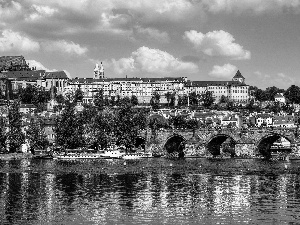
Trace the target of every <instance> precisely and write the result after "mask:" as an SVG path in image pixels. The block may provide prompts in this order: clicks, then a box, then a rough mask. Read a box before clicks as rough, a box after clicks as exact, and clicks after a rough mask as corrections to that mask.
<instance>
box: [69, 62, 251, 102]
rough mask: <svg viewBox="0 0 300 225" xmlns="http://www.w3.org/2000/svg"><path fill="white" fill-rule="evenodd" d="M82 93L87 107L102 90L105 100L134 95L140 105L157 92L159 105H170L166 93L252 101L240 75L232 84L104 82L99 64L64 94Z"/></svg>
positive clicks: (170, 79)
mask: <svg viewBox="0 0 300 225" xmlns="http://www.w3.org/2000/svg"><path fill="white" fill-rule="evenodd" d="M79 88H80V89H81V91H83V93H84V99H83V102H84V103H92V102H93V98H94V96H95V94H96V93H97V91H98V90H100V89H102V90H103V94H104V96H106V97H108V98H111V97H113V96H115V97H116V96H120V97H125V96H127V97H131V96H133V95H135V96H136V97H137V98H138V101H139V103H147V104H148V103H149V102H150V100H151V98H152V96H153V93H154V92H157V93H158V94H159V95H160V96H161V97H160V103H167V98H166V93H168V92H170V93H174V94H175V95H178V96H183V95H189V94H190V93H192V92H195V93H196V94H198V95H201V94H204V93H205V92H207V91H209V92H211V93H212V96H213V98H214V100H215V103H218V102H219V101H220V99H221V97H222V96H225V97H227V98H228V99H229V100H231V101H233V102H237V103H247V102H248V101H249V85H246V84H245V78H244V77H243V76H242V74H241V73H240V71H237V73H236V74H235V76H234V77H233V78H232V80H231V81H189V80H187V78H186V77H163V78H127V77H126V78H105V77H104V68H103V64H102V63H101V65H100V66H99V65H98V64H96V66H95V69H94V76H93V78H75V79H72V80H69V82H68V86H66V87H65V89H64V93H65V94H66V93H69V92H73V93H74V92H75V91H76V90H77V89H79Z"/></svg>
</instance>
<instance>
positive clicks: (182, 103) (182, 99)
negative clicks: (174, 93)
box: [178, 95, 188, 107]
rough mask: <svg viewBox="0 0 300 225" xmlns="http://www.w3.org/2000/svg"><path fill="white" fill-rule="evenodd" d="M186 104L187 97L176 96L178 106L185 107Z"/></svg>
mask: <svg viewBox="0 0 300 225" xmlns="http://www.w3.org/2000/svg"><path fill="white" fill-rule="evenodd" d="M187 104H188V97H187V95H183V96H178V106H179V107H181V106H186V105H187Z"/></svg>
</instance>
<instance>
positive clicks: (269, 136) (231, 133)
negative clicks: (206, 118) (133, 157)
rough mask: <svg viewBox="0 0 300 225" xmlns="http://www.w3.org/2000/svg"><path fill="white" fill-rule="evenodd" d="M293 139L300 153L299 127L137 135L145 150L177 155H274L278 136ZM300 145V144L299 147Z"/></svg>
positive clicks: (268, 156) (164, 132)
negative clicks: (273, 147)
mask: <svg viewBox="0 0 300 225" xmlns="http://www.w3.org/2000/svg"><path fill="white" fill-rule="evenodd" d="M281 137H283V138H285V139H286V140H288V141H289V142H290V148H289V149H288V150H289V152H292V153H299V152H300V137H299V135H298V130H297V129H229V128H226V129H205V130H204V129H203V130H194V131H193V130H186V129H184V130H178V129H171V130H163V129H162V130H159V131H156V132H155V133H153V132H151V130H150V129H148V130H146V131H143V132H141V135H140V136H139V137H138V138H137V140H138V139H139V143H143V146H145V150H146V151H150V152H159V153H163V154H176V155H177V156H179V157H180V156H182V157H183V156H231V157H233V156H237V157H257V156H260V157H265V158H270V157H271V152H272V150H271V146H272V145H273V143H274V142H275V141H276V140H278V139H279V138H281ZM298 145H299V147H298Z"/></svg>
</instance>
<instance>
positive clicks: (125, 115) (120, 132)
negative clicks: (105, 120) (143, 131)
mask: <svg viewBox="0 0 300 225" xmlns="http://www.w3.org/2000/svg"><path fill="white" fill-rule="evenodd" d="M115 113H116V115H115V121H114V136H115V138H116V141H117V144H119V145H124V146H125V147H126V149H132V148H133V146H134V143H135V139H136V137H137V136H138V128H139V125H138V124H136V120H134V111H133V109H132V108H131V106H130V105H121V107H120V108H119V109H118V110H116V112H115Z"/></svg>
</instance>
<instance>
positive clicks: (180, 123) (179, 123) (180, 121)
mask: <svg viewBox="0 0 300 225" xmlns="http://www.w3.org/2000/svg"><path fill="white" fill-rule="evenodd" d="M170 122H171V123H172V124H173V126H174V127H175V128H176V129H178V128H186V119H185V118H184V116H182V115H177V116H174V117H173V118H172V119H171V121H170Z"/></svg>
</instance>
